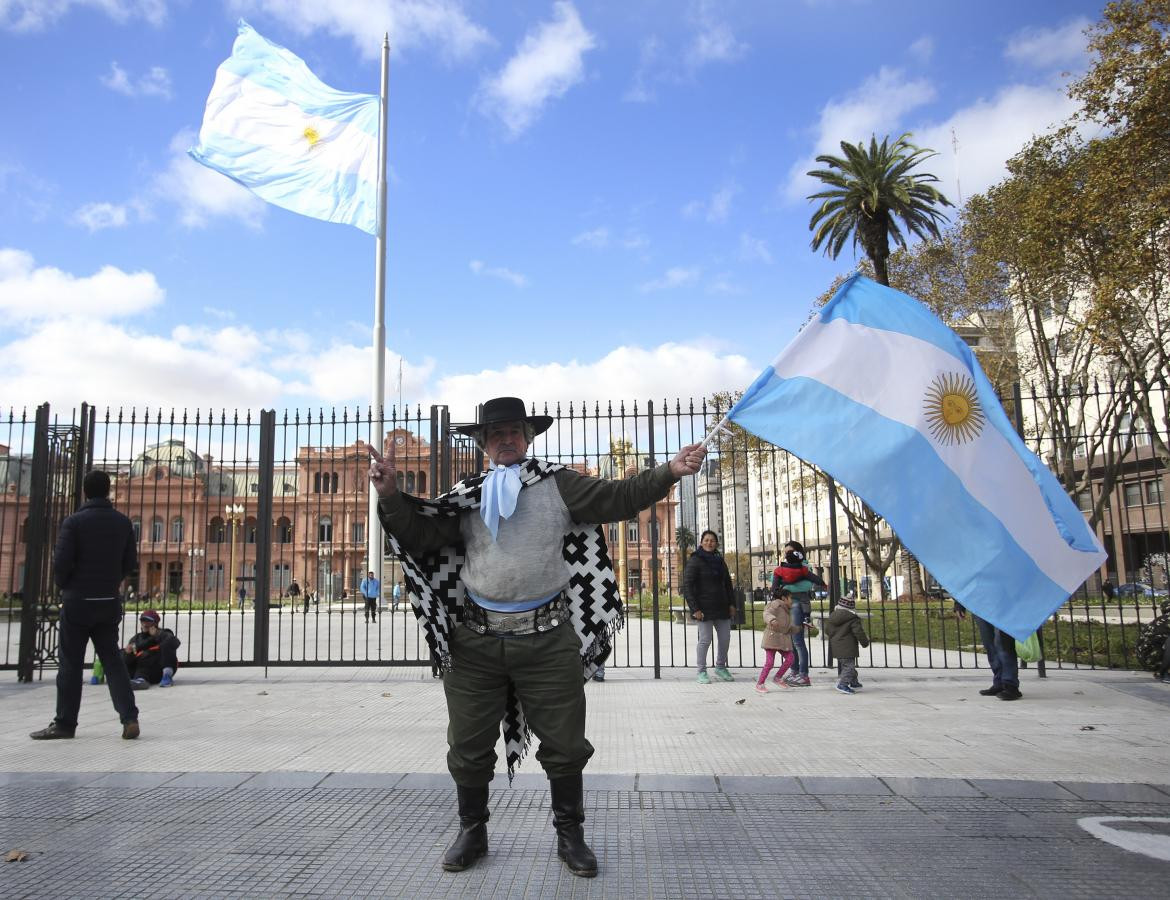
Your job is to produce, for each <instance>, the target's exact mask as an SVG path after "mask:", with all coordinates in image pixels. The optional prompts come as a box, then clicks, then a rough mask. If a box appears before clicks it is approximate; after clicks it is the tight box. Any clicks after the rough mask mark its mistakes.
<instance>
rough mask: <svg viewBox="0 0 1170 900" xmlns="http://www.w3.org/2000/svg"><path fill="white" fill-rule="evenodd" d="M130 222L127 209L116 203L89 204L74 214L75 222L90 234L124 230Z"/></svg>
mask: <svg viewBox="0 0 1170 900" xmlns="http://www.w3.org/2000/svg"><path fill="white" fill-rule="evenodd" d="M129 220H130V219H129V215H128V212H127V208H126V207H125V206H124V205H122V204H115V203H87V204H86V205H85V206H83V207H81V209H79V210H77V212H75V213H74V214H73V221H74V222H76V223H77V224H78V225H82V226H84V227H85V228H88V229H89V230H90V232H94V231H101V230H102V229H103V228H124V227H125V226H126V224H127V223H128V222H129Z"/></svg>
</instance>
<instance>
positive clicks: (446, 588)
mask: <svg viewBox="0 0 1170 900" xmlns="http://www.w3.org/2000/svg"><path fill="white" fill-rule="evenodd" d="M563 468H564V466H562V465H560V464H558V463H549V462H544V461H542V460H538V459H526V460H524V461H523V462H522V463H520V481H521V483H522V484H523V485H524V486H525V487H526V486H528V485H531V484H535V483H536V482H538V481H540V480H541V479H544V478H548V477H550V476H551V475H552V474H553V473H554V472H557V471H560V470H561V469H563ZM485 477H486V473H482V472H481V473H480V474H478V475H473V476H471V477H470V478H467V479H465V480H464V481H461V482H460V483H459V484H457V485H455V487H453V488H452V489H451V490H450V491H449V492H448V493H446V494H443V495H442V496H440V497H436V498H435V499H434V500H423V499H420V498H418V497H409V500H410V502H411V503H413V504H414V506H415V509H416V511H417V512H418V514H419V515H423V516H435V517H439V518H449V517H453V516H458V515H461V514H463V513H465V512H466V511H467V510H472V509H478V507H479V504H480V487H481V485H482V484H483V480H484V478H485ZM521 490H523V488H521ZM404 496H408V495H404ZM387 537H388V538H389V543H390V548H391V551H392V552H393V553H394V555H395V556H396V557H397V558H398V559H399V560H400V561H401V563H402V570H403V574H404V577H405V580H406V585H407V588H408V589H409V591H410V594H411V603H412V604H413V606H414V614H415V616H416V617H417V618H418V620H419V623H420V625H421V626H422V629H423V634H424V635H425V637H426V641H427V644H428V645H429V646H430V650H431V658H432V661H433V662H434V664H435V665H436V666H437V667H439V668H440V669H441V670H442V671H444V672H445V671H448V670H450V668H451V650H450V643H449V639H450V636H451V630H452V629H453V628H456V627H459V623H460V622H461V621H462V620H463V598H464V596H465V595H464V589H463V581H462V579H461V578H460V571H461V569H462V567H463V560H464V555H463V552H464V551H463V547H462V545H457V546H450V547H444V548H443V549H442V550H439V551H437V552H435V553H429V554H427V555H425V556H423V555H420V556H414V555H412V554H410V553H408V552H406V551H405V550H403V548H402V546H401V545H400V544H399V543H398V540H397V539H396V538H395V537H394V535H393V534H389V533H388V534H387ZM563 552H564V555H565V563H566V564H567V565H568V567H569V572H570V576H569V583H568V585H567V587H566V589H565V593H566V595H567V596H568V600H569V610H570V620H571V622H572V624H573V629H574V630H575V631H576V633H577V638H578V640H579V641H580V642H581V667H582V678H583V679H584V680H586V681H587V680H589V678H591V677H592V676H593V673H594V672H596V671H597V668H598V667H599V666H600V665H601V664H602V663H604V662H605V659H606V657H608V656H609V652H610V649H611V647H612V639H613V635H614V634H615V633H616V632H617V631H618V630H619V629H620V628H621V626H622V623H623V616H622V601H621V596H620V594H619V593H618V586H617V578H616V576H615V575H614V571H613V563H612V562H611V561H610V558H609V550H608V548H607V547H606V544H605V535H604V533H603V531H602V529H601V526H600V525H585V526H582V527H580V528H578V529H574V530H572V531H569V532H567V533H566V534H565V538H564V547H563ZM502 727H503V730H504V746H505V749H506V751H507V752H506V755H507V763H508V780H509V782H510V781H511V780H512V777H513V776H514V775H515V774H516V768H517V767H518V766H519V765H520V760H521V759H523V758H524V755H525V754H526V753H527V752H528V745H529V744H530V743H531V741H532V732H531V730H530V729H529V727H528V722H527V721H526V719H525V717H524V710H523V709H522V708H521V705H520V698H519V697H517V696H516V692H515V687H514V686H512V685H509V688H508V699H507V703H506V705H505V709H504V719H503V722H502Z"/></svg>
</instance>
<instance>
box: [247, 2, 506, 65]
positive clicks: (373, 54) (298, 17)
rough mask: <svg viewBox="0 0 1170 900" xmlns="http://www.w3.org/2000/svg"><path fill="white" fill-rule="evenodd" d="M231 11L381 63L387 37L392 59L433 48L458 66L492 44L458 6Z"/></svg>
mask: <svg viewBox="0 0 1170 900" xmlns="http://www.w3.org/2000/svg"><path fill="white" fill-rule="evenodd" d="M228 5H229V7H230V8H231V10H232V11H233V12H235V13H240V14H243V15H245V16H248V15H250V14H252V13H257V12H259V13H261V14H262V17H263V18H265V19H274V20H276V21H278V22H281V23H282V24H284V25H286V26H288V27H289V28H291V29H293V30H294V31H296V32H298V33H299V34H303V35H309V34H312V33H314V32H317V31H323V32H325V33H327V34H331V35H337V36H340V37H346V38H349V39H350V40H351V41H352V42H353V45H354V47H355V48H356V49H357V51H358V53H359V54H361V55H362V56H363V57H364V58H366V59H377V58H378V57H379V55H380V54H381V52H382V35H383V34H384V33H388V34H389V35H390V47H391V53H394V54H398V53H402V52H403V51H409V50H412V49H414V48H416V47H433V48H435V49H436V50H438V52H439V53H440V54H441V55H443V56H445V57H447V58H450V59H454V60H462V59H466V58H468V57H470V56H472V55H473V54H474V53H475V52H476V51H477V50H479V49H480V48H481V47H484V46H486V45H489V44H491V43H492V37H491V35H490V34H488V32H487V31H486V30H485V29H484V28H483V27H481V26H479V25H476V24H475V23H474V22H473V21H471V19H469V18H468V17H467V14H466V13H465V12H464V11H463V9H462V4H460V3H458V2H454V0H329V2H327V3H323V2H321V0H230V2H229V4H228ZM293 49H294V50H295V48H293ZM318 74H320V73H318Z"/></svg>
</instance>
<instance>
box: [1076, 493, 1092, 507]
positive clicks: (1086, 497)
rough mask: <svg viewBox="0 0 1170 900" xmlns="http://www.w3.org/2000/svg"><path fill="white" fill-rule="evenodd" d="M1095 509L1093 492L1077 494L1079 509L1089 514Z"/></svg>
mask: <svg viewBox="0 0 1170 900" xmlns="http://www.w3.org/2000/svg"><path fill="white" fill-rule="evenodd" d="M1092 508H1093V492H1092V491H1081V492H1080V493H1079V494H1077V509H1079V510H1080V511H1081V512H1088V511H1089V510H1091V509H1092Z"/></svg>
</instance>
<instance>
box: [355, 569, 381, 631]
mask: <svg viewBox="0 0 1170 900" xmlns="http://www.w3.org/2000/svg"><path fill="white" fill-rule="evenodd" d="M358 590H359V591H361V595H362V597H363V598H365V601H366V622H371V621H372V622H377V621H378V600H380V599H381V595H382V582H380V581H379V580H378V579H377V578H375V577H374V573H373V571H372V570H371V571H369V572H366V577H365V578H363V579H362V583H361V584H360V585H358Z"/></svg>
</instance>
